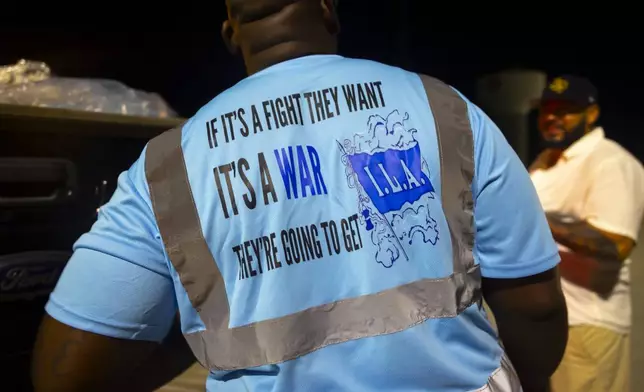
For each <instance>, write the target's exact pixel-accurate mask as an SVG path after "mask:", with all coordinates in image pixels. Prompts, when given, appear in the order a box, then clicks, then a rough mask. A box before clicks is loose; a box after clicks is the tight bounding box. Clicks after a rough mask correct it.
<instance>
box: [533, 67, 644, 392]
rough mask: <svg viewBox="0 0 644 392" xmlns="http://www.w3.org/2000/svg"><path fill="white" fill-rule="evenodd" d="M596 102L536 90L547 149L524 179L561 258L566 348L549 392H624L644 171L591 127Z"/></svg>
mask: <svg viewBox="0 0 644 392" xmlns="http://www.w3.org/2000/svg"><path fill="white" fill-rule="evenodd" d="M598 117H599V106H598V104H597V92H596V89H595V87H594V86H593V85H592V84H591V83H590V82H589V81H588V80H586V79H583V78H580V77H575V76H562V77H558V78H555V79H554V80H552V81H551V82H550V83H549V85H548V87H547V88H546V89H545V91H544V93H543V95H542V99H541V104H540V112H539V130H540V132H541V136H542V139H543V141H544V143H545V145H546V149H545V150H544V151H543V152H542V153H541V154H540V155H539V157H537V159H536V161H535V162H534V163H533V164H532V166H531V167H530V173H531V176H532V180H533V182H534V185H535V188H536V189H537V193H538V194H539V198H540V200H541V204H542V206H543V209H544V210H545V211H546V215H547V217H548V222H549V224H550V228H551V230H552V234H553V236H554V238H555V240H556V241H557V243H558V244H559V247H560V254H561V258H562V261H561V265H560V270H561V275H562V283H561V284H562V288H563V291H564V294H565V296H566V302H567V304H568V318H569V325H570V330H569V338H568V346H567V348H566V352H565V354H564V359H563V361H562V362H561V365H560V366H559V369H558V370H557V372H556V373H555V374H554V375H553V377H552V388H553V390H554V391H555V392H577V391H579V392H582V391H583V392H593V391H597V392H612V391H615V392H625V391H628V390H629V386H628V379H629V362H630V358H629V357H630V356H629V343H630V342H629V330H630V326H631V304H630V289H629V264H630V260H629V255H630V253H631V251H632V250H633V248H634V246H635V240H636V239H637V238H638V231H639V228H640V222H641V219H642V211H643V210H644V169H643V168H642V165H641V164H640V162H639V161H638V160H637V159H636V158H634V157H633V156H632V155H631V154H629V153H628V152H627V151H626V150H625V149H623V148H622V147H621V146H619V145H618V144H617V143H615V142H614V141H612V140H609V139H607V138H606V137H605V135H604V131H603V129H602V128H601V127H599V126H597V125H596V122H597V119H598Z"/></svg>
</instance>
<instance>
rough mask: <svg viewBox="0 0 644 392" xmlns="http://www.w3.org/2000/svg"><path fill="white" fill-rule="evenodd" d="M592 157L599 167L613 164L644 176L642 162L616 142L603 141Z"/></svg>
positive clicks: (606, 139)
mask: <svg viewBox="0 0 644 392" xmlns="http://www.w3.org/2000/svg"><path fill="white" fill-rule="evenodd" d="M592 157H593V159H592V160H591V162H593V163H595V164H596V165H597V166H601V165H603V164H606V163H607V162H611V163H615V164H618V165H620V166H624V167H630V168H632V169H634V170H636V171H637V172H638V174H640V175H641V176H644V167H643V166H642V164H641V162H640V161H639V160H638V159H637V158H636V157H635V156H633V154H631V153H630V152H629V151H628V150H627V149H626V148H624V147H623V146H622V145H620V144H619V143H617V142H616V141H614V140H611V139H608V138H605V139H603V140H602V141H601V142H600V143H599V144H598V145H597V148H595V150H594V151H593V154H592Z"/></svg>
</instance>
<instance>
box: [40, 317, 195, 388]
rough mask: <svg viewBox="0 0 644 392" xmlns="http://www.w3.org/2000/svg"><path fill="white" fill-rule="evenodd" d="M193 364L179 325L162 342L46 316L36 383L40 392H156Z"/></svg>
mask: <svg viewBox="0 0 644 392" xmlns="http://www.w3.org/2000/svg"><path fill="white" fill-rule="evenodd" d="M193 363H194V356H193V355H192V352H191V351H190V348H189V347H188V345H187V343H186V341H185V339H184V338H183V336H182V335H181V330H180V328H179V326H178V324H176V325H175V327H173V328H172V329H171V331H170V333H169V334H168V336H167V337H166V339H165V340H164V341H163V342H162V343H160V344H159V343H155V342H148V341H140V340H127V339H116V338H110V337H107V336H103V335H98V334H94V333H91V332H86V331H82V330H80V329H76V328H73V327H70V326H68V325H65V324H63V323H60V322H58V321H56V320H55V319H53V318H51V317H50V316H45V318H44V320H43V322H42V325H41V327H40V331H39V334H38V339H37V341H36V350H35V352H34V359H33V368H32V380H33V383H34V388H35V390H36V391H37V392H40V391H48V392H49V391H51V392H54V391H56V392H57V391H61V392H62V391H65V392H75V391H97V392H100V391H116V390H118V391H123V392H128V391H132V392H146V391H154V390H156V389H158V388H160V387H161V386H163V385H164V384H166V383H167V382H169V381H170V380H172V379H173V378H175V377H176V376H178V375H180V374H181V373H183V372H184V371H185V370H187V369H188V368H189V367H190V366H191V365H192V364H193Z"/></svg>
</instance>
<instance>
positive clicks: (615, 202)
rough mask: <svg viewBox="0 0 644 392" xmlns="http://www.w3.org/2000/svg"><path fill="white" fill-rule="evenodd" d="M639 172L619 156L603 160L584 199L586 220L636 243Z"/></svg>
mask: <svg viewBox="0 0 644 392" xmlns="http://www.w3.org/2000/svg"><path fill="white" fill-rule="evenodd" d="M643 182H644V181H643V179H642V169H641V167H640V166H639V165H637V164H631V163H630V162H628V161H624V160H623V159H620V158H619V157H617V158H613V159H609V160H606V161H603V162H602V163H601V164H600V166H599V167H598V169H597V171H596V172H595V173H594V175H593V181H592V184H591V186H590V189H589V191H588V194H587V196H586V208H585V212H586V217H585V218H586V220H587V222H588V223H590V224H591V225H593V226H595V227H597V228H598V229H601V230H604V231H608V232H610V233H614V234H619V235H623V236H625V237H629V238H631V239H633V240H635V241H636V240H637V238H638V232H639V229H640V224H641V221H642V210H643V209H644V189H643V188H644V187H643V186H642V184H643Z"/></svg>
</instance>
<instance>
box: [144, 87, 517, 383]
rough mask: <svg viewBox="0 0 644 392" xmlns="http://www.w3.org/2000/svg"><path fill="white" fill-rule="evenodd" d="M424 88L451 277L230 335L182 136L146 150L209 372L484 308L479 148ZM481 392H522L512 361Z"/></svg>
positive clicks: (163, 229)
mask: <svg viewBox="0 0 644 392" xmlns="http://www.w3.org/2000/svg"><path fill="white" fill-rule="evenodd" d="M421 80H422V83H423V85H424V87H425V91H426V93H427V98H428V101H429V104H430V108H431V111H432V113H433V115H434V120H435V125H436V130H437V136H438V145H439V154H440V166H441V181H442V187H441V190H442V191H441V193H442V195H441V197H442V208H443V213H444V214H445V217H446V220H447V222H448V225H449V231H450V238H451V244H452V254H453V260H452V261H453V273H452V274H451V275H450V276H447V277H444V278H441V279H421V280H418V281H415V282H412V283H408V284H404V285H401V286H398V287H394V288H391V289H388V290H385V291H382V292H378V293H374V294H370V295H363V296H358V297H355V298H349V299H344V300H342V301H336V302H332V303H328V304H325V305H321V306H316V307H312V308H309V309H305V310H302V311H300V312H297V313H292V314H289V315H286V316H283V317H280V318H276V319H270V320H265V321H259V322H255V323H252V324H250V325H244V326H240V327H234V328H230V327H229V325H230V309H229V302H228V297H227V294H226V289H225V282H224V279H223V277H222V274H221V273H220V271H219V268H218V266H217V263H216V262H215V259H214V257H213V255H212V253H211V251H210V249H209V248H208V245H207V243H206V240H205V239H204V236H203V232H202V229H201V224H200V220H199V216H198V212H197V209H196V206H195V202H194V199H193V196H192V191H191V189H190V185H189V181H188V173H187V171H186V165H185V162H184V155H183V150H182V146H181V140H182V127H178V128H176V129H173V130H171V131H169V132H166V133H164V134H162V135H160V136H158V137H157V138H155V139H153V140H152V141H151V142H150V143H149V145H148V148H147V152H146V157H145V171H146V177H147V181H148V185H149V190H150V198H151V200H152V205H153V209H154V213H155V216H156V220H157V224H158V227H159V231H160V233H161V236H162V239H163V242H164V246H165V250H166V252H167V255H168V258H169V259H170V261H171V262H172V265H173V266H174V268H175V269H176V271H177V273H178V275H179V277H180V280H181V283H182V285H183V287H184V288H185V290H186V292H187V294H188V297H189V299H190V301H191V303H192V306H193V307H194V309H195V310H196V311H197V312H198V314H199V316H200V318H201V320H202V321H203V323H204V325H205V327H206V329H205V330H203V331H199V332H195V333H188V334H186V335H185V338H186V340H187V341H188V343H189V345H190V347H191V348H192V351H193V352H194V355H195V356H196V358H197V359H198V360H199V362H200V363H201V364H202V365H203V366H204V367H205V368H207V369H210V370H213V371H220V370H237V369H247V368H253V367H257V366H261V365H268V364H276V363H280V362H284V361H288V360H292V359H295V358H297V357H300V356H303V355H306V354H308V353H311V352H312V351H315V350H318V349H320V348H323V347H325V346H328V345H332V344H338V343H342V342H347V341H351V340H355V339H360V338H365V337H371V336H377V335H383V334H391V333H395V332H399V331H403V330H405V329H407V328H411V327H413V326H415V325H417V324H419V323H423V322H425V321H426V320H428V319H432V318H449V317H456V316H458V315H459V314H460V313H461V312H463V311H464V310H465V309H467V308H468V307H470V306H472V305H473V304H477V303H478V304H481V302H482V295H481V271H480V267H479V266H478V265H476V264H475V263H474V258H473V254H472V247H473V244H474V233H475V228H474V215H473V212H474V211H473V209H474V202H473V197H472V191H471V185H472V180H473V176H474V143H473V136H472V130H471V127H470V121H469V116H468V109H467V103H466V102H465V101H464V100H463V99H462V98H461V97H460V96H459V95H458V93H456V92H455V91H454V90H453V89H452V88H451V87H449V86H448V85H446V84H444V83H442V82H440V81H438V80H436V79H433V78H430V77H427V76H424V75H421ZM497 376H499V377H497ZM480 390H481V391H483V390H488V391H504V392H510V391H520V390H521V387H520V385H519V381H518V378H517V377H516V374H515V372H514V370H513V369H512V365H511V364H510V362H509V361H508V360H507V359H506V358H504V359H503V360H502V361H501V367H500V368H499V370H497V372H496V373H495V374H493V375H492V376H491V377H490V380H489V382H488V385H487V386H485V387H484V388H483V389H480Z"/></svg>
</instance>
